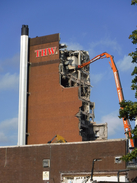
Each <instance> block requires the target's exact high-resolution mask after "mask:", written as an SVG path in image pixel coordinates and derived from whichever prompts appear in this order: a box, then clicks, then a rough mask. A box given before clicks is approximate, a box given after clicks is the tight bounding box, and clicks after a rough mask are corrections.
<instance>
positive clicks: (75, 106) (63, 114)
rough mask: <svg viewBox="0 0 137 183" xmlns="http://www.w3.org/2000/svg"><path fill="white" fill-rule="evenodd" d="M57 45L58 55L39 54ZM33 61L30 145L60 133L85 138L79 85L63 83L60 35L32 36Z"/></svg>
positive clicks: (31, 73)
mask: <svg viewBox="0 0 137 183" xmlns="http://www.w3.org/2000/svg"><path fill="white" fill-rule="evenodd" d="M50 41H51V42H50ZM45 42H46V43H45ZM49 42H50V43H49ZM54 46H56V47H57V49H56V51H57V54H54V55H50V56H45V57H41V56H40V57H36V53H35V50H38V49H43V48H50V47H54ZM29 62H30V63H31V64H30V66H29V87H28V92H29V93H30V95H29V96H28V118H27V133H28V134H29V136H28V137H27V144H42V143H47V142H48V141H49V140H51V139H52V138H53V137H54V136H55V135H56V134H59V135H61V136H63V137H64V138H65V139H66V140H67V141H68V142H75V141H81V140H82V138H81V136H80V135H79V128H78V123H79V121H78V118H77V117H76V116H75V115H76V114H77V112H78V111H79V107H81V105H82V102H81V101H80V100H79V99H78V87H75V88H63V87H62V86H61V85H60V82H59V62H60V60H59V35H58V34H55V35H50V36H44V37H40V38H33V39H30V56H29Z"/></svg>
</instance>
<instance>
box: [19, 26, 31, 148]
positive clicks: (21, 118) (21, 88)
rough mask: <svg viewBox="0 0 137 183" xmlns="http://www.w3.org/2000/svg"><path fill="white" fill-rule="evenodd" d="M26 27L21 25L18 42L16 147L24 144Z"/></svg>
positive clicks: (26, 66)
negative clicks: (18, 77) (18, 74)
mask: <svg viewBox="0 0 137 183" xmlns="http://www.w3.org/2000/svg"><path fill="white" fill-rule="evenodd" d="M28 33H29V29H28V25H22V28H21V40H20V79H19V114H18V145H19V146H20V145H25V144H26V112H27V76H28V73H27V72H28Z"/></svg>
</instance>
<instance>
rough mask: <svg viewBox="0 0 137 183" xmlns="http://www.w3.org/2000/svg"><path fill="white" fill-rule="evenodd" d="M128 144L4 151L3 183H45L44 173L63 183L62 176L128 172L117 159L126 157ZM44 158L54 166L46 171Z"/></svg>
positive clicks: (1, 156) (1, 154)
mask: <svg viewBox="0 0 137 183" xmlns="http://www.w3.org/2000/svg"><path fill="white" fill-rule="evenodd" d="M125 151H126V141H119V140H115V141H104V142H100V141H99V142H97V141H96V142H81V143H70V144H69V143H65V144H45V145H36V146H35V145H32V146H23V147H7V148H0V183H31V182H32V183H43V182H46V181H43V180H42V172H43V171H49V172H50V181H48V182H50V183H51V182H54V183H59V182H60V175H61V173H77V172H79V173H80V172H90V171H91V168H92V161H93V159H95V158H101V159H102V161H99V162H96V163H95V169H94V171H95V172H107V173H108V175H109V172H117V171H118V170H120V169H125V168H126V165H125V163H124V162H122V163H121V164H116V163H114V159H115V156H121V155H123V154H125ZM43 159H50V167H49V168H43V166H42V162H43Z"/></svg>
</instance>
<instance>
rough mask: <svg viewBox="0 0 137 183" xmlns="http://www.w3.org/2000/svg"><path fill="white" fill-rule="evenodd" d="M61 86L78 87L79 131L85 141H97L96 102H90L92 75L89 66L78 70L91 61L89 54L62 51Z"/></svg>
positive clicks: (82, 51) (76, 51)
mask: <svg viewBox="0 0 137 183" xmlns="http://www.w3.org/2000/svg"><path fill="white" fill-rule="evenodd" d="M60 60H61V62H60V64H59V72H60V84H61V85H62V86H63V87H65V88H70V87H78V97H79V99H80V100H81V102H82V105H81V107H80V108H79V111H78V113H77V115H76V116H77V117H78V119H79V131H80V135H81V136H82V140H83V141H87V140H95V139H96V136H95V132H94V131H93V124H94V102H91V101H90V87H91V85H90V73H89V65H88V66H86V67H83V69H81V70H76V67H77V66H78V65H81V64H83V63H86V62H88V61H89V54H88V52H87V51H84V50H75V51H74V50H66V49H64V50H63V49H62V50H60Z"/></svg>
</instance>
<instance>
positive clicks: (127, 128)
mask: <svg viewBox="0 0 137 183" xmlns="http://www.w3.org/2000/svg"><path fill="white" fill-rule="evenodd" d="M103 58H110V61H111V62H109V64H110V66H111V68H112V70H113V73H114V78H115V83H116V88H117V94H118V99H119V102H122V100H124V95H123V92H122V87H121V83H120V78H119V74H118V70H117V67H116V65H115V62H114V60H113V56H112V55H110V54H108V53H106V52H104V53H102V54H99V55H97V56H96V57H94V58H92V59H91V60H89V61H88V62H85V63H83V64H81V65H78V66H76V70H80V69H82V68H83V67H85V66H87V65H89V64H91V63H93V62H95V61H97V60H99V59H103ZM123 124H124V131H125V134H126V138H128V136H129V148H131V149H133V148H134V142H133V139H132V135H131V126H130V123H129V120H128V119H126V120H125V119H124V118H123ZM127 132H128V135H127Z"/></svg>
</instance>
